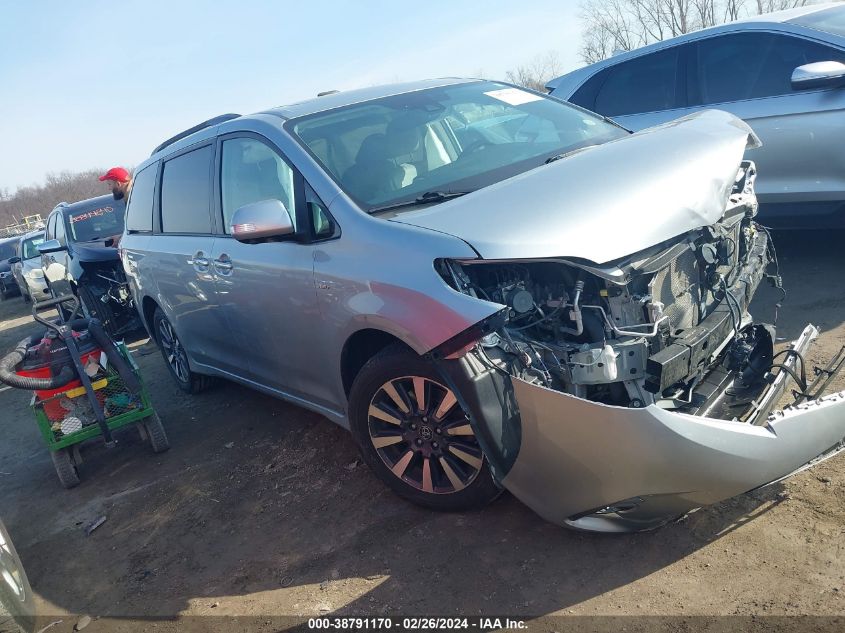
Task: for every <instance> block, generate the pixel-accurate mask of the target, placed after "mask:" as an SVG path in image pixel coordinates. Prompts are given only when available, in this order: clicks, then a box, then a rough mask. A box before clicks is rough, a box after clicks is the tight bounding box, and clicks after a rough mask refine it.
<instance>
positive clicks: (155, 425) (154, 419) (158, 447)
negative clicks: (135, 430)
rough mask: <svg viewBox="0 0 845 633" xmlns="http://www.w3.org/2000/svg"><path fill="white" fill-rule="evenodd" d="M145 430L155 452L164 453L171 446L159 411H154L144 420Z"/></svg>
mask: <svg viewBox="0 0 845 633" xmlns="http://www.w3.org/2000/svg"><path fill="white" fill-rule="evenodd" d="M144 430H145V431H146V432H147V437H148V438H149V440H150V446H151V447H152V449H153V453H163V452H165V451H166V450H168V449H169V448H170V441H169V440H168V439H167V433H166V432H165V431H164V425H163V424H162V423H161V418H160V417H158V413H153V414H152V415H151V416H150V417H148V418H147V419H146V420H144Z"/></svg>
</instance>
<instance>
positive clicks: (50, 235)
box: [46, 213, 56, 240]
mask: <svg viewBox="0 0 845 633" xmlns="http://www.w3.org/2000/svg"><path fill="white" fill-rule="evenodd" d="M46 235H47V239H48V240H54V239H56V214H55V213H54V214H53V215H51V216H50V217H49V218H47V234H46Z"/></svg>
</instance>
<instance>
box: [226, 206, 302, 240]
mask: <svg viewBox="0 0 845 633" xmlns="http://www.w3.org/2000/svg"><path fill="white" fill-rule="evenodd" d="M231 231H232V237H234V238H235V239H236V240H238V241H239V242H251V241H253V240H261V239H266V238H268V237H283V236H285V235H293V232H294V228H293V220H291V217H290V213H288V210H287V209H286V208H285V205H284V204H283V203H282V201H281V200H275V199H272V200H261V201H259V202H253V203H251V204H245V205H244V206H242V207H240V208H238V210H237V211H235V213H234V215H233V216H232V226H231Z"/></svg>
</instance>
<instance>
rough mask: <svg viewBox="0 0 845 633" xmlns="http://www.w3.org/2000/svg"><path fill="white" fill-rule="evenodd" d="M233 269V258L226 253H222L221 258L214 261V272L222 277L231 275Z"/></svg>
mask: <svg viewBox="0 0 845 633" xmlns="http://www.w3.org/2000/svg"><path fill="white" fill-rule="evenodd" d="M232 268H233V266H232V258H231V257H229V256H228V255H226V254H225V253H222V254H221V255H220V257H218V258H217V259H215V260H214V270H216V271H217V272H218V273H220V274H221V275H231V274H232Z"/></svg>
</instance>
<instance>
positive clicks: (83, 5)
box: [0, 0, 581, 191]
mask: <svg viewBox="0 0 845 633" xmlns="http://www.w3.org/2000/svg"><path fill="white" fill-rule="evenodd" d="M577 14H578V1H577V0H537V1H525V2H515V1H514V0H511V1H509V2H501V1H498V0H487V1H476V2H468V1H466V2H462V1H460V0H452V1H451V2H449V1H442V0H425V1H423V2H413V3H409V2H381V1H364V0H361V1H359V2H351V1H350V2H342V1H340V0H333V1H318V0H314V1H312V2H302V1H301V0H300V1H297V2H282V1H277V2H269V1H265V2H259V1H253V0H238V1H237V2H235V1H232V0H230V1H229V2H217V3H211V2H196V1H187V2H179V1H177V0H171V1H170V2H161V1H159V0H145V1H144V2H124V3H121V2H114V1H110V2H109V1H106V2H99V1H97V2H95V1H88V2H84V1H80V2H66V1H65V2H57V1H54V0H42V1H41V2H37V3H29V2H17V1H14V0H0V189H3V188H8V189H10V190H11V191H14V190H15V189H16V188H17V187H19V186H22V185H29V184H33V183H38V182H41V181H42V180H43V178H44V176H45V174H47V173H49V172H58V171H62V170H71V171H76V170H82V169H86V168H89V167H109V166H112V165H117V164H123V165H134V164H137V163H139V162H140V161H142V160H143V159H144V158H145V157H146V156H148V155H149V153H150V151H151V150H152V148H153V147H155V146H156V145H157V144H158V143H159V142H161V141H162V140H164V139H166V138H168V137H169V136H172V135H173V134H175V133H177V132H179V131H181V130H183V129H186V128H188V127H191V126H192V125H195V124H196V123H198V122H200V121H202V120H205V119H207V118H210V117H212V116H215V115H218V114H221V113H224V112H240V113H248V112H255V111H257V110H262V109H266V108H268V107H271V106H275V105H281V104H285V103H290V102H294V101H299V100H301V99H305V98H309V97H311V96H314V95H316V94H317V93H318V92H320V91H322V90H329V89H340V90H343V89H348V88H355V87H359V86H368V85H374V84H380V83H390V82H393V81H399V80H413V79H421V78H427V77H441V76H447V75H458V76H477V75H478V74H479V73H482V74H483V75H484V76H485V77H491V78H499V77H503V76H504V73H505V72H506V71H507V70H509V69H512V68H515V67H516V66H519V65H522V64H525V63H528V62H530V61H531V60H532V59H533V58H534V57H536V56H537V55H540V54H545V53H547V52H549V51H554V52H555V53H557V54H558V55H559V57H560V59H561V61H562V62H563V65H564V70H570V69H572V68H575V67H577V66H578V65H579V61H578V56H577V52H578V47H579V44H580V29H581V25H580V23H579V20H578V17H577Z"/></svg>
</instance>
